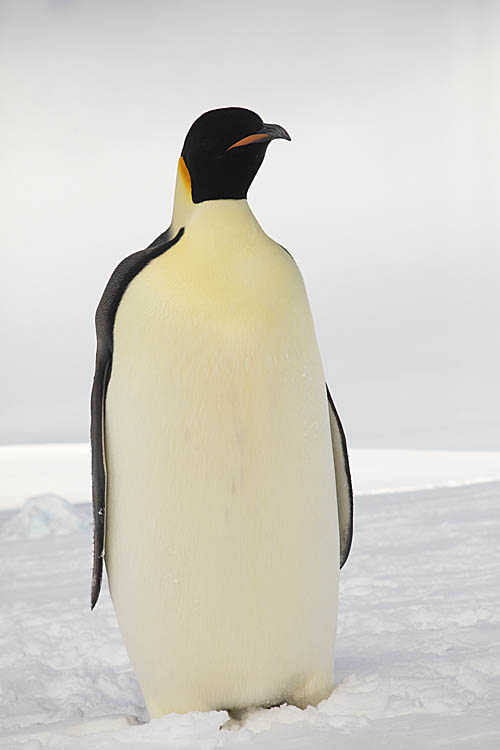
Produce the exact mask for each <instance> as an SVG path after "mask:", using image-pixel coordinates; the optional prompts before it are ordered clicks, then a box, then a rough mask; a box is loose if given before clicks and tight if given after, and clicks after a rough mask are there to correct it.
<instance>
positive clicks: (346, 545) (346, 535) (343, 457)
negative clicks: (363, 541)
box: [326, 386, 354, 568]
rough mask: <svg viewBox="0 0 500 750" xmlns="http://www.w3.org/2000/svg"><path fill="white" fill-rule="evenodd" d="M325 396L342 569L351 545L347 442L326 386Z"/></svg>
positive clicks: (350, 487)
mask: <svg viewBox="0 0 500 750" xmlns="http://www.w3.org/2000/svg"><path fill="white" fill-rule="evenodd" d="M326 395H327V399H328V413H329V417H330V434H331V437H332V448H333V461H334V465H335V484H336V488H337V512H338V516H339V542H340V567H341V568H342V567H343V565H344V563H345V561H346V560H347V558H348V557H349V551H350V549H351V544H352V533H353V515H354V502H353V492H352V481H351V470H350V468H349V456H348V454H347V441H346V438H345V433H344V429H343V427H342V423H341V421H340V418H339V415H338V413H337V410H336V408H335V404H334V403H333V399H332V396H331V394H330V391H329V389H328V386H326Z"/></svg>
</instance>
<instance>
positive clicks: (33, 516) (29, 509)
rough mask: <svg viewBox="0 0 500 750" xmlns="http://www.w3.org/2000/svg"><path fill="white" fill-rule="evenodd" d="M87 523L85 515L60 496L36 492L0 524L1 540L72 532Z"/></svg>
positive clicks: (79, 529) (33, 537) (84, 526)
mask: <svg viewBox="0 0 500 750" xmlns="http://www.w3.org/2000/svg"><path fill="white" fill-rule="evenodd" d="M88 526H89V520H88V517H87V514H86V513H85V512H83V511H82V510H79V509H78V508H77V507H75V506H74V505H72V504H71V503H69V502H68V501H67V500H65V499H64V498H63V497H59V495H53V494H49V495H37V496H36V497H30V498H28V500H26V502H25V503H24V505H23V507H22V510H20V511H19V512H18V513H15V514H14V515H13V516H12V517H11V518H10V519H8V520H7V521H5V522H4V523H3V524H2V525H1V526H0V540H4V541H10V540H13V539H39V538H41V537H44V536H50V535H51V534H57V535H59V534H71V533H72V532H74V531H81V530H83V529H85V528H86V527H88Z"/></svg>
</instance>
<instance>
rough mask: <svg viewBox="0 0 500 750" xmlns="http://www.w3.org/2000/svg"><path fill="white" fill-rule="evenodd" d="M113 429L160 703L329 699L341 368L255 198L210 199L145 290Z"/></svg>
mask: <svg viewBox="0 0 500 750" xmlns="http://www.w3.org/2000/svg"><path fill="white" fill-rule="evenodd" d="M105 435H106V456H107V470H108V498H107V517H106V565H107V570H108V577H109V581H110V588H111V594H112V597H113V602H114V605H115V609H116V612H117V616H118V620H119V623H120V627H121V629H122V633H123V636H124V640H125V643H126V646H127V649H128V650H129V654H130V657H131V660H132V663H133V664H134V667H135V669H136V671H137V674H138V677H139V681H140V683H141V686H142V688H143V691H144V694H145V698H146V702H147V705H148V708H149V710H150V713H151V714H152V715H160V714H162V713H165V712H167V711H184V710H193V709H195V708H198V709H200V710H207V709H210V708H217V707H226V708H227V707H235V708H236V707H244V706H248V705H252V704H265V703H273V702H279V701H281V700H290V701H292V702H297V703H298V704H299V705H301V704H305V703H307V702H317V700H319V699H320V698H321V697H325V696H326V695H327V694H328V692H329V691H330V690H331V687H332V681H333V646H334V638H335V621H336V610H337V604H336V596H337V594H336V590H337V584H338V546H339V545H338V522H337V506H336V498H335V479H334V468H333V459H332V449H331V441H330V431H329V423H328V409H327V405H326V394H325V385H324V376H323V371H322V366H321V360H320V356H319V352H318V348H317V344H316V339H315V334H314V328H313V323H312V319H311V314H310V310H309V305H308V302H307V296H306V293H305V290H304V286H303V282H302V278H301V276H300V273H299V271H298V269H297V267H296V265H295V263H294V262H293V260H292V259H291V258H290V257H289V256H288V255H287V253H286V252H285V251H284V250H283V249H282V248H280V247H279V246H278V245H277V244H276V243H274V242H273V241H272V240H271V239H269V238H268V237H267V235H265V233H264V232H263V231H262V229H261V228H260V226H259V225H258V223H257V221H256V220H255V218H254V217H253V215H252V213H251V212H250V209H249V208H248V204H247V203H246V201H243V200H241V201H233V200H227V201H224V200H221V201H210V202H206V203H202V204H200V205H199V206H197V207H195V208H194V210H193V211H192V213H191V216H190V218H189V222H188V223H187V224H186V228H185V233H184V235H183V237H182V238H181V240H180V241H179V242H178V243H177V244H176V245H174V246H173V247H172V248H171V249H170V250H168V251H167V252H166V253H164V254H163V255H161V256H159V257H158V258H156V259H155V260H153V261H152V262H151V263H150V264H149V265H148V266H147V267H146V268H144V269H143V270H142V271H141V272H140V273H139V274H138V275H137V276H136V277H135V278H134V279H133V281H132V282H131V283H130V285H129V287H128V289H127V290H126V292H125V294H124V296H123V299H122V301H121V303H120V305H119V308H118V312H117V316H116V321H115V329H114V355H113V366H112V374H111V380H110V383H109V388H108V395H107V400H106V426H105ZM325 591H328V596H327V597H326V600H325Z"/></svg>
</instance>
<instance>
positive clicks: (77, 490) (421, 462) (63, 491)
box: [0, 443, 500, 508]
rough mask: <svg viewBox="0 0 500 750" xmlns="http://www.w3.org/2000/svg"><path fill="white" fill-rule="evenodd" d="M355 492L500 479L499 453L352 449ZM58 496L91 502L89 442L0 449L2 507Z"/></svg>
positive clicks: (17, 446)
mask: <svg viewBox="0 0 500 750" xmlns="http://www.w3.org/2000/svg"><path fill="white" fill-rule="evenodd" d="M349 455H350V460H351V469H352V474H353V477H354V479H355V488H356V492H360V493H368V492H388V491H390V490H391V491H392V490H403V489H416V488H420V487H436V486H443V485H449V484H452V485H455V484H464V483H466V484H471V483H472V482H477V481H492V480H495V479H499V480H500V452H494V451H490V452H480V451H477V452H475V451H473V452H465V451H416V450H414V451H411V450H362V449H358V450H350V451H349ZM49 492H54V493H56V494H58V495H61V496H62V497H65V498H67V499H68V500H70V501H71V502H73V503H83V502H88V500H89V498H90V497H91V491H90V447H89V445H88V444H87V443H74V444H65V445H61V444H53V445H3V446H0V508H18V507H20V506H21V505H22V504H23V503H24V501H25V499H26V498H27V497H30V496H32V495H39V494H41V493H49Z"/></svg>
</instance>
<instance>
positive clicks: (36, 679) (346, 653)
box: [0, 452, 500, 750]
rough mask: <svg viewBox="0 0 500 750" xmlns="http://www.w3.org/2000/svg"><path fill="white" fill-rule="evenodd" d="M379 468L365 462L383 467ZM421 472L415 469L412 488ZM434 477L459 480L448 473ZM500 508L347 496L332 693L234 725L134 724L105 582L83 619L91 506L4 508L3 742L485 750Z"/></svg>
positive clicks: (99, 747) (403, 495)
mask: <svg viewBox="0 0 500 750" xmlns="http://www.w3.org/2000/svg"><path fill="white" fill-rule="evenodd" d="M376 453H377V454H378V453H379V452H376ZM66 455H68V454H66ZM376 458H377V457H373V456H372V459H373V461H372V465H373V466H380V465H384V463H385V465H386V466H387V465H388V460H387V456H385V457H380V458H381V463H379V462H378V460H376ZM391 458H392V459H394V455H392V457H391ZM436 462H437V457H436ZM472 463H473V459H471V465H472ZM421 466H425V457H421ZM430 469H432V466H431V467H430ZM65 471H67V468H66V467H65V468H64V469H63V472H62V473H64V472H65ZM395 474H396V479H395V480H394V481H396V482H399V481H402V480H403V481H404V482H405V483H407V482H408V483H409V480H411V479H412V477H411V476H410V474H409V473H407V474H404V471H403V470H400V469H399V467H395ZM403 474H404V476H403ZM44 476H46V474H45V475H44ZM432 476H435V474H433V473H432V471H431V470H429V472H428V473H425V475H424V474H422V476H421V478H420V482H421V484H424V485H425V484H427V483H428V481H429V479H428V477H432ZM355 478H356V474H355ZM481 478H483V479H484V478H485V477H484V476H482V477H481ZM417 479H418V477H417ZM379 481H385V477H382V479H380V477H379V476H378V475H375V476H374V481H373V483H372V486H371V487H368V489H370V490H371V491H372V492H373V490H377V483H378V482H379ZM412 481H413V480H412ZM444 481H447V482H448V483H450V482H460V481H463V475H460V474H459V475H458V478H457V476H456V475H453V473H451V471H450V469H449V467H448V474H447V478H446V480H444ZM61 484H63V483H61ZM46 489H47V488H46V487H45V486H44V485H40V484H39V486H38V491H45V490H46ZM82 492H83V490H82V488H80V493H82ZM79 497H81V494H80V495H79ZM68 499H72V498H71V497H69V496H68ZM499 500H500V481H492V482H486V481H483V482H482V483H476V484H466V485H461V486H460V485H458V486H448V487H439V488H436V487H434V488H432V489H418V490H413V491H409V492H394V491H393V492H390V493H383V492H380V491H379V492H378V494H371V495H370V494H364V495H362V494H358V495H357V498H356V519H355V537H354V545H353V549H352V552H351V556H350V558H349V561H348V562H347V564H346V566H345V568H344V569H343V571H342V573H341V591H340V609H339V627H338V638H337V646H336V674H335V678H336V687H335V690H334V691H333V693H332V695H331V696H330V698H328V700H326V701H323V702H322V703H321V704H320V705H319V706H318V707H317V708H313V707H309V708H308V709H306V710H305V711H301V710H300V709H298V708H296V707H293V706H282V707H279V708H274V709H267V710H265V709H260V710H253V711H250V712H249V713H248V715H246V716H245V717H243V719H242V720H241V722H239V723H237V722H234V721H233V722H232V723H231V725H228V724H227V721H228V716H227V714H226V712H224V711H213V712H209V713H192V714H186V715H169V716H166V717H163V718H162V719H157V720H154V721H151V722H149V723H142V722H145V721H146V720H147V715H146V712H145V708H144V703H143V699H142V696H141V692H140V689H139V686H138V683H137V681H136V678H135V675H134V673H133V671H132V669H131V666H130V664H129V661H128V658H127V654H126V652H125V649H124V646H123V644H122V641H121V637H120V633H119V630H118V627H117V624H116V620H115V616H114V612H113V609H112V605H111V601H110V599H109V593H108V591H107V588H106V587H104V591H103V594H102V597H101V600H100V601H99V604H98V606H97V608H96V609H95V610H94V612H90V611H89V585H90V566H91V534H92V532H91V529H90V527H89V525H88V522H89V520H90V506H89V505H88V504H85V505H78V504H73V505H72V506H70V507H69V508H68V504H66V503H65V502H64V501H61V499H60V498H54V497H52V498H47V497H45V498H43V499H42V500H40V499H37V498H35V499H34V500H30V501H29V502H28V503H27V504H26V505H25V506H24V507H23V508H22V509H21V510H16V509H9V510H3V511H1V512H0V536H2V537H3V539H2V544H1V547H0V569H1V571H2V575H1V577H0V747H2V748H9V750H10V749H11V748H12V750H16V749H17V748H23V749H24V750H41V749H42V748H75V750H90V748H92V750H119V749H123V748H124V747H129V748H133V750H142V749H144V750H149V749H150V748H177V749H179V748H191V749H192V750H194V749H196V750H198V749H200V750H210V749H212V748H219V747H222V748H246V747H248V749H249V750H269V749H270V748H273V749H274V750H281V749H283V750H284V749H285V748H287V750H288V749H289V748H294V749H295V750H306V749H307V750H326V748H329V749H331V748H335V747H339V748H342V750H358V749H360V748H370V750H371V749H374V750H378V749H379V748H380V749H382V748H384V749H390V750H392V749H394V750H396V749H397V750H400V748H402V747H404V748H405V750H417V749H418V750H422V748H425V749H426V750H427V749H429V750H437V749H438V748H439V749H441V748H446V747H449V748H463V749H464V750H476V748H477V749H478V750H493V748H495V749H496V748H497V747H499V746H500V718H499V712H498V706H499V705H500V638H499V632H500V631H499V626H500V597H499V590H498V569H499V563H500V545H499V539H500V503H499ZM37 507H38V511H39V512H40V513H41V512H42V511H43V512H44V513H46V514H47V515H48V517H49V521H47V523H46V524H45V526H42V528H44V533H45V532H47V531H48V532H50V533H47V534H46V536H43V537H41V536H37V530H39V528H40V527H39V526H38V525H37V524H35V526H34V528H35V532H36V533H33V530H32V529H33V527H32V526H31V525H30V523H28V521H27V519H28V518H29V516H30V513H31V512H32V511H34V509H35V508H37ZM70 511H72V513H75V514H76V520H75V519H74V520H72V521H70V520H69V519H70V518H73V515H72V513H70ZM68 513H69V516H68ZM77 522H78V523H77ZM80 522H81V524H80ZM72 523H77V526H76V527H75V529H74V530H72V528H71V524H72ZM12 529H14V530H15V533H12ZM6 530H7V531H6ZM7 532H8V533H7ZM137 722H141V723H137Z"/></svg>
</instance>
